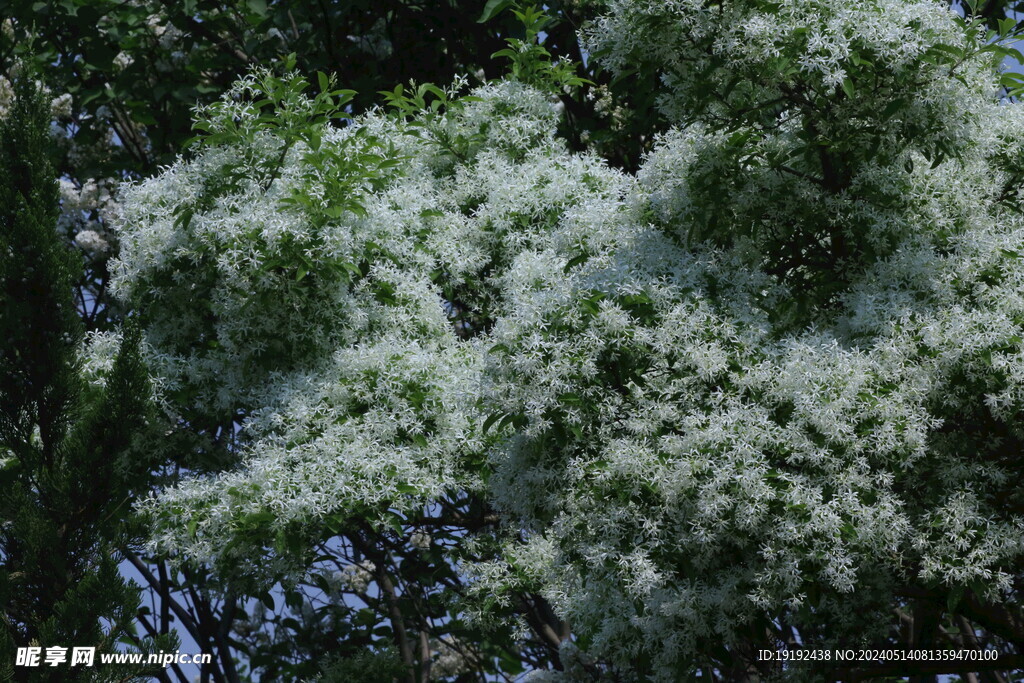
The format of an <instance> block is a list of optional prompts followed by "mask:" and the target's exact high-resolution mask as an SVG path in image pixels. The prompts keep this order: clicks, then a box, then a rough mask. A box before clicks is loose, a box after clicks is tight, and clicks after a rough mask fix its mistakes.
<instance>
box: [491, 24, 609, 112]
mask: <svg viewBox="0 0 1024 683" xmlns="http://www.w3.org/2000/svg"><path fill="white" fill-rule="evenodd" d="M489 9H490V7H489ZM512 14H513V15H514V16H515V18H516V19H517V20H518V21H519V23H521V24H522V26H523V29H524V30H525V32H526V36H525V38H507V39H506V42H507V43H508V47H507V48H505V49H504V50H498V51H497V52H495V53H494V54H493V55H491V57H492V58H493V57H504V58H506V59H508V62H509V63H508V67H507V68H508V73H509V74H510V75H511V76H512V78H515V79H516V80H519V81H522V82H523V83H527V84H529V85H532V86H534V87H536V88H540V89H542V90H548V91H551V92H554V93H556V94H561V93H562V92H563V91H571V90H572V89H574V88H579V87H580V86H583V85H593V84H594V83H593V81H589V80H587V79H585V78H581V77H579V76H577V75H576V74H577V65H576V64H574V63H573V62H571V61H569V60H568V59H566V58H562V59H557V60H554V61H552V56H551V52H549V51H548V49H547V48H546V47H544V44H543V41H542V40H541V34H542V33H543V32H544V29H545V28H547V27H548V26H550V24H551V23H552V19H551V17H550V16H548V15H547V14H546V13H545V12H544V10H542V9H540V8H538V7H536V6H534V5H527V6H525V7H522V6H518V5H513V9H512ZM486 18H489V17H488V12H486V11H485V12H484V18H482V19H481V20H482V21H484V20H486Z"/></svg>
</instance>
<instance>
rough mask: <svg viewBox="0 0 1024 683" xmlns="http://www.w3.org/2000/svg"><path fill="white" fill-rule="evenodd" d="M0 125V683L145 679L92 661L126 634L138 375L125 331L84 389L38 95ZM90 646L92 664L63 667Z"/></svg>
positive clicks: (43, 104)
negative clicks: (51, 655)
mask: <svg viewBox="0 0 1024 683" xmlns="http://www.w3.org/2000/svg"><path fill="white" fill-rule="evenodd" d="M15 89H16V99H15V102H14V104H13V106H12V108H11V110H10V111H9V112H8V115H7V116H6V118H4V119H2V120H0V608H2V620H0V678H3V679H5V680H6V679H8V678H11V677H12V676H13V677H16V678H18V679H24V680H105V679H106V678H108V677H110V676H116V677H117V678H118V679H121V680H124V677H125V676H126V675H127V676H131V675H133V674H138V675H141V674H144V673H145V671H143V670H142V669H141V668H140V669H138V670H135V671H133V670H131V669H130V668H129V667H127V666H125V665H117V670H116V671H107V672H104V671H103V667H101V666H100V660H99V657H98V654H99V653H101V652H105V651H111V650H113V649H114V647H115V644H116V643H117V642H118V641H122V642H129V643H134V644H135V645H136V646H138V647H140V648H141V649H142V650H150V649H153V648H156V647H163V648H170V647H173V646H174V643H173V642H172V640H171V639H169V638H167V637H166V636H163V637H160V638H159V639H158V640H157V641H154V640H152V639H149V638H140V637H137V636H136V634H135V633H134V628H135V627H134V619H135V615H136V613H137V611H138V608H139V595H138V590H137V589H136V588H135V587H134V586H133V585H131V584H129V583H127V582H126V581H125V580H124V579H123V578H122V577H121V576H120V574H119V572H118V568H117V565H118V554H117V550H116V549H117V548H118V547H121V546H122V545H123V544H125V543H130V542H131V540H132V539H131V536H130V533H129V532H128V529H129V527H130V524H129V520H130V501H131V499H132V497H133V495H134V493H136V492H139V491H141V490H142V489H143V488H144V487H145V486H146V484H147V481H148V474H149V471H150V469H151V465H150V463H149V462H148V460H147V458H146V457H145V456H144V455H142V453H143V450H142V449H143V446H144V444H143V434H144V432H145V429H146V428H147V425H148V419H147V414H148V411H149V407H150V399H149V394H150V391H149V386H148V376H147V373H146V369H145V366H144V364H143V361H142V357H141V354H140V351H139V343H140V335H139V332H138V330H136V329H134V328H129V329H127V330H126V331H125V332H124V334H123V341H122V343H121V347H120V351H119V353H118V355H117V357H116V358H115V360H114V362H113V365H112V367H111V369H110V370H109V371H108V372H107V373H106V377H105V378H93V381H89V380H88V379H87V377H86V376H85V374H84V372H83V367H82V363H81V361H80V349H81V344H82V342H83V332H82V324H81V321H80V319H79V315H78V313H77V311H76V308H75V304H74V301H73V298H72V296H73V295H72V291H73V282H74V278H75V274H76V273H77V272H78V271H80V270H81V265H80V264H79V263H77V262H76V258H77V257H76V256H75V255H74V254H73V253H72V252H70V251H69V250H68V249H67V248H66V247H65V246H64V245H63V244H62V242H61V240H60V239H59V237H58V234H57V232H56V223H57V218H58V214H59V211H60V206H59V199H58V188H57V184H56V182H55V181H56V174H55V172H54V169H53V166H52V164H51V160H50V150H51V142H50V135H49V127H50V117H49V106H48V101H47V99H45V98H44V95H43V93H42V91H41V90H40V88H39V87H38V86H36V85H33V84H32V82H31V81H30V80H29V79H25V78H23V79H21V80H20V82H18V83H16V84H15ZM29 645H34V646H41V647H42V648H43V652H44V654H45V651H46V650H45V649H46V648H47V647H57V646H59V647H66V648H69V649H68V662H65V663H63V664H61V665H59V666H55V667H49V666H40V667H34V668H30V667H17V668H15V667H13V665H14V663H15V651H16V648H17V647H24V646H29ZM76 646H77V647H96V648H97V657H96V662H95V666H93V667H85V666H77V667H72V666H70V655H71V648H73V647H76Z"/></svg>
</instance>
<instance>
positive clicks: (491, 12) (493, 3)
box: [476, 0, 513, 24]
mask: <svg viewBox="0 0 1024 683" xmlns="http://www.w3.org/2000/svg"><path fill="white" fill-rule="evenodd" d="M512 4H513V1H512V0H487V4H486V5H484V13H483V14H481V15H480V18H479V19H477V20H476V23H478V24H482V23H484V22H486V21H490V20H491V19H493V18H494V17H495V16H497V15H498V14H500V13H501V12H503V11H505V10H506V9H508V8H509V7H511V6H512Z"/></svg>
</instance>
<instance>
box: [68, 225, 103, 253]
mask: <svg viewBox="0 0 1024 683" xmlns="http://www.w3.org/2000/svg"><path fill="white" fill-rule="evenodd" d="M75 244H77V245H78V246H79V247H81V248H82V249H83V250H84V251H86V252H88V253H90V254H101V253H104V252H106V251H109V250H110V243H109V242H107V241H106V240H105V239H103V237H101V236H100V234H99V233H98V232H96V231H95V230H82V231H81V232H79V233H78V234H77V235H75Z"/></svg>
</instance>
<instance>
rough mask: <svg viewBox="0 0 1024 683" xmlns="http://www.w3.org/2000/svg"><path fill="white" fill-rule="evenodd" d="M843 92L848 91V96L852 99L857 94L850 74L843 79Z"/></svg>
mask: <svg viewBox="0 0 1024 683" xmlns="http://www.w3.org/2000/svg"><path fill="white" fill-rule="evenodd" d="M843 92H844V93H846V96H847V97H849V98H850V99H853V98H854V96H855V95H856V94H857V91H856V89H854V87H853V81H852V80H850V77H849V76H847V77H846V78H844V79H843Z"/></svg>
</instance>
